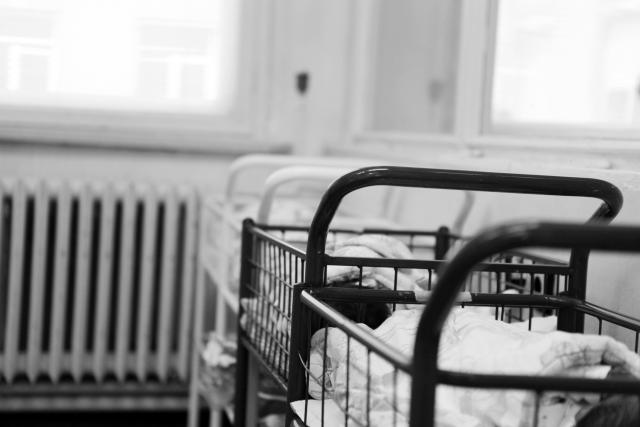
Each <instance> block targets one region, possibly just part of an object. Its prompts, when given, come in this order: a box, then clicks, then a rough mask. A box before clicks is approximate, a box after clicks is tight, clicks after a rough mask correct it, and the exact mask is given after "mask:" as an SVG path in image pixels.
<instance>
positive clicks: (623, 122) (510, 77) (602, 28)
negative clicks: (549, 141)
mask: <svg viewBox="0 0 640 427" xmlns="http://www.w3.org/2000/svg"><path fill="white" fill-rule="evenodd" d="M638 46H640V2H638V1H636V0H506V1H501V2H500V6H499V12H498V28H497V42H496V57H495V69H494V80H493V97H492V108H491V116H492V121H493V123H494V124H550V125H569V126H580V127H594V128H596V127H598V128H600V127H607V128H614V129H615V128H620V129H624V128H638V127H640V102H639V100H640V98H639V94H640V55H638Z"/></svg>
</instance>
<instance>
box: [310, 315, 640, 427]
mask: <svg viewBox="0 0 640 427" xmlns="http://www.w3.org/2000/svg"><path fill="white" fill-rule="evenodd" d="M420 315H421V310H416V309H414V310H398V311H396V312H394V313H393V315H392V316H391V317H390V318H389V319H387V321H385V322H384V323H383V324H382V325H381V326H380V327H379V328H376V329H375V330H370V331H371V333H372V334H373V335H374V336H377V337H378V338H380V339H382V340H383V341H385V342H387V343H388V344H389V345H391V346H392V347H394V348H396V349H398V350H399V351H401V352H402V353H404V354H406V355H409V356H410V355H411V354H412V352H413V344H414V340H415V333H416V329H417V324H418V321H419V319H420ZM362 327H363V328H366V326H362ZM325 337H326V341H327V343H326V344H327V345H326V348H327V357H326V359H324V360H323V356H322V354H323V349H324V346H325ZM311 345H312V351H311V355H310V363H309V369H310V374H311V377H312V378H314V379H315V380H310V384H309V393H310V395H311V396H312V397H314V398H316V399H319V398H322V397H324V398H332V399H334V400H335V401H336V402H337V404H338V405H339V406H341V407H345V403H346V400H347V378H348V386H349V387H348V396H349V397H348V406H349V412H350V414H351V415H353V416H355V417H356V418H358V419H360V420H362V421H363V422H364V421H365V420H366V414H367V408H368V409H369V420H370V422H371V424H372V425H378V426H387V425H393V423H394V421H395V422H396V423H397V425H407V423H408V412H409V404H410V378H409V376H408V375H406V374H404V373H402V372H394V369H393V367H392V366H391V365H390V364H388V363H387V362H385V361H384V360H382V359H381V358H379V357H377V356H376V355H375V354H371V355H370V356H368V353H367V351H366V349H365V348H364V347H363V346H362V345H360V344H358V343H357V342H356V341H355V340H350V344H349V352H347V337H346V335H345V334H344V333H343V332H342V331H340V330H339V329H337V328H328V329H327V330H326V331H325V329H321V330H319V331H317V332H316V333H315V334H314V336H313V337H312V341H311ZM438 357H439V366H440V368H441V369H447V370H452V371H458V372H474V373H502V374H524V375H559V376H579V377H590V378H604V377H605V376H606V375H607V373H608V372H609V370H610V368H611V367H612V366H614V367H621V368H623V369H624V370H625V371H627V372H629V373H631V374H632V375H633V376H635V377H640V357H639V356H638V355H636V354H635V353H633V352H632V351H630V350H629V349H627V348H626V346H625V345H624V344H622V343H620V342H618V341H616V340H614V339H613V338H610V337H606V336H596V335H583V334H570V333H566V332H557V331H556V332H548V333H539V332H530V331H527V330H524V329H522V328H521V327H518V326H514V325H511V324H507V323H504V322H501V321H498V320H494V319H492V318H489V317H488V316H486V314H482V313H481V312H478V311H474V310H468V309H456V310H454V311H453V312H452V314H451V315H450V316H449V318H448V320H447V322H446V324H445V327H444V328H443V332H442V338H441V344H440V351H439V355H438ZM367 360H369V363H370V365H369V366H368V364H367ZM323 363H324V364H325V367H326V375H324V377H323V376H322V372H323V369H322V368H323ZM347 370H348V376H347ZM367 371H368V372H369V373H370V374H371V375H370V378H369V380H368V379H367ZM321 384H324V388H325V394H324V395H323V394H322V387H321ZM367 384H369V387H370V389H369V402H368V405H367ZM599 398H600V396H598V395H594V394H586V395H585V394H578V393H563V392H547V393H545V394H544V395H543V396H542V399H541V401H540V413H539V420H538V425H539V426H541V427H543V426H571V425H575V416H576V414H577V413H578V411H580V410H581V409H584V408H585V407H589V406H591V405H593V404H595V403H597V401H598V400H599ZM534 413H535V400H534V394H533V393H532V392H529V391H519V390H481V389H471V388H461V387H450V386H444V385H441V386H438V390H437V408H436V424H437V425H438V426H441V427H460V426H465V427H466V426H520V427H528V426H532V425H534V424H535V421H534V419H533V418H534Z"/></svg>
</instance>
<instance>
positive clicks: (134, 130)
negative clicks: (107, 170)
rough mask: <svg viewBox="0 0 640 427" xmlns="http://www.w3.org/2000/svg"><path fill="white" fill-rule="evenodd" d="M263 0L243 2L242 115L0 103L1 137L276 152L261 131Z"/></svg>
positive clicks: (268, 72) (266, 18) (268, 35)
mask: <svg viewBox="0 0 640 427" xmlns="http://www.w3.org/2000/svg"><path fill="white" fill-rule="evenodd" d="M271 6H272V4H271V0H269V1H267V2H252V1H251V0H240V2H239V5H238V8H239V15H240V16H239V18H238V19H239V21H240V23H241V24H240V25H239V28H240V31H239V33H238V42H237V43H238V47H239V55H238V70H239V76H238V80H239V81H242V83H240V84H239V88H238V95H237V99H236V106H237V108H236V109H235V110H238V111H239V113H240V114H239V115H238V116H236V117H233V116H224V115H212V114H207V113H198V114H189V113H172V112H150V111H144V112H139V111H135V112H131V111H126V110H122V111H118V110H100V109H90V108H84V109H75V108H68V107H64V106H63V107H50V106H29V105H9V104H5V105H0V142H5V143H7V142H9V143H29V142H30V143H36V144H39V145H47V146H48V145H53V146H55V145H72V146H88V147H109V148H124V149H154V150H157V149H159V150H171V151H229V152H236V151H252V150H256V149H262V150H265V149H267V150H268V149H273V150H277V151H281V150H282V149H283V146H284V145H285V144H282V143H281V142H280V141H275V140H272V139H270V138H268V136H267V135H266V133H265V131H266V128H267V123H266V118H267V115H266V109H267V107H268V104H269V97H270V95H271V93H270V81H271V78H272V74H273V72H272V64H271V62H270V58H271V52H272V51H273V40H272V31H271V25H272V23H271V20H270V17H271V14H270V12H269V8H270V7H271Z"/></svg>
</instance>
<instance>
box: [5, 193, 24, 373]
mask: <svg viewBox="0 0 640 427" xmlns="http://www.w3.org/2000/svg"><path fill="white" fill-rule="evenodd" d="M26 199H27V197H26V190H25V188H24V184H23V183H21V182H18V183H17V185H16V187H15V188H14V191H13V196H12V202H13V203H12V209H11V249H10V251H9V253H10V259H9V261H10V262H9V263H8V265H9V294H8V301H7V328H6V336H5V343H4V376H5V378H6V380H7V381H8V382H12V381H13V377H14V376H15V374H16V371H17V364H18V338H19V336H20V308H21V307H22V261H23V256H24V232H25V229H24V227H25V218H26V211H27V207H26V204H27V200H26Z"/></svg>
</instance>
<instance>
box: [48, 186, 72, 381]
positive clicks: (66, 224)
mask: <svg viewBox="0 0 640 427" xmlns="http://www.w3.org/2000/svg"><path fill="white" fill-rule="evenodd" d="M55 197H56V199H57V202H58V212H57V218H56V246H55V273H54V279H53V301H52V306H53V307H52V322H51V358H50V359H49V362H50V363H49V375H50V376H51V379H52V381H53V382H56V381H58V379H59V378H60V373H61V369H62V368H63V366H62V352H63V347H64V335H65V316H66V315H67V293H68V265H69V237H70V235H69V229H70V225H71V192H70V189H69V188H67V187H61V188H60V189H59V190H58V194H57V195H56V196H55Z"/></svg>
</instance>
